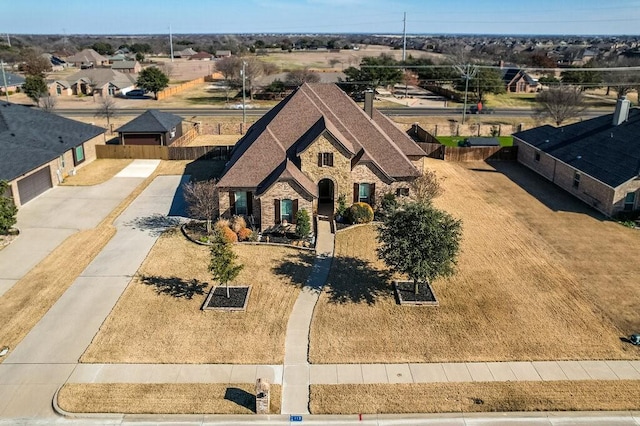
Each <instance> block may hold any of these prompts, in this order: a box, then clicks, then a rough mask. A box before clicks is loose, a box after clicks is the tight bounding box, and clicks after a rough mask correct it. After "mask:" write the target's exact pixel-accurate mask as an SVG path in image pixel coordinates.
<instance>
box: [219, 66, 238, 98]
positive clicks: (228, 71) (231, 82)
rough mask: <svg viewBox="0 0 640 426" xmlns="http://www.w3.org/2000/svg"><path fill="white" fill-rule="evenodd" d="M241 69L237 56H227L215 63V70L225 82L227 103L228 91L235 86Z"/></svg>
mask: <svg viewBox="0 0 640 426" xmlns="http://www.w3.org/2000/svg"><path fill="white" fill-rule="evenodd" d="M241 69H242V60H240V58H238V57H237V56H228V57H226V58H222V59H220V60H218V61H216V70H218V71H219V72H220V74H222V78H224V81H225V85H224V86H225V92H226V95H227V102H229V90H230V89H231V87H232V86H235V85H237V82H238V80H239V79H240V70H241Z"/></svg>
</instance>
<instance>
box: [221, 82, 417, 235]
mask: <svg viewBox="0 0 640 426" xmlns="http://www.w3.org/2000/svg"><path fill="white" fill-rule="evenodd" d="M372 100H373V97H372V96H368V97H367V101H366V102H365V110H363V109H362V108H360V107H359V106H358V105H357V104H356V103H355V102H354V101H353V100H352V99H351V98H349V97H348V96H347V95H346V94H345V93H344V92H343V91H342V90H340V89H339V88H338V87H337V86H336V85H335V84H321V83H318V84H304V85H302V86H300V87H299V88H298V89H297V90H296V91H294V92H293V93H292V94H291V95H289V96H288V97H287V98H285V99H284V100H283V101H282V102H280V103H279V104H278V105H277V106H276V107H274V108H273V109H272V110H271V111H269V112H268V113H267V114H266V115H265V116H263V117H262V118H261V119H260V120H259V121H257V122H256V123H255V124H254V125H253V126H251V128H249V130H248V132H247V134H246V135H245V136H244V137H243V138H242V139H241V140H240V141H238V143H237V144H236V147H235V148H234V150H233V152H232V155H231V159H230V161H229V163H228V164H227V166H226V168H225V170H224V172H223V175H222V177H221V179H220V181H219V182H218V191H219V197H218V198H219V209H220V214H221V215H222V216H225V217H229V216H231V215H246V216H252V217H253V219H254V221H255V223H256V224H257V225H259V227H260V229H261V230H263V231H264V230H268V229H269V228H271V227H273V226H274V225H277V224H279V223H281V222H282V221H284V220H286V221H288V222H290V223H294V220H295V214H296V212H297V210H298V209H306V210H307V211H308V212H309V213H317V212H318V211H319V212H320V213H321V214H327V215H331V214H332V213H333V211H334V207H335V202H336V201H337V199H338V197H339V196H341V195H342V196H344V197H345V199H346V201H347V204H351V203H352V202H357V201H363V202H367V203H369V204H371V205H372V206H375V204H376V200H379V199H380V198H381V196H382V195H383V194H385V193H387V192H394V193H396V192H397V193H406V191H408V186H409V182H411V181H412V180H413V179H415V178H416V177H418V176H420V175H421V173H422V167H423V166H422V165H423V161H422V160H423V158H424V156H425V153H424V151H422V149H421V148H420V147H419V146H418V145H417V144H416V143H415V142H413V140H411V139H410V138H409V137H408V136H407V135H406V134H405V133H404V132H403V131H402V130H400V129H399V128H398V127H396V126H395V124H394V123H393V122H392V121H391V120H389V119H388V118H387V117H386V116H384V115H382V114H381V113H380V112H379V111H377V110H375V109H373V103H372Z"/></svg>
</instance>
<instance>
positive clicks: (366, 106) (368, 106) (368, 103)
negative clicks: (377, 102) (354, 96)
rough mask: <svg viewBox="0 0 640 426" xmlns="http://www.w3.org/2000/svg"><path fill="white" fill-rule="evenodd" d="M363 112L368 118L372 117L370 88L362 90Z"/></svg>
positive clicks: (371, 92)
mask: <svg viewBox="0 0 640 426" xmlns="http://www.w3.org/2000/svg"><path fill="white" fill-rule="evenodd" d="M364 112H366V113H367V115H368V116H369V118H373V91H372V90H369V91H366V92H364Z"/></svg>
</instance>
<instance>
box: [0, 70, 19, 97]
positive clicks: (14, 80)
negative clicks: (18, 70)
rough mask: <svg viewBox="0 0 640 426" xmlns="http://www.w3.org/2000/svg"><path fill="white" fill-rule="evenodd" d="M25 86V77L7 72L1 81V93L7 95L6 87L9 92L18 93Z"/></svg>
mask: <svg viewBox="0 0 640 426" xmlns="http://www.w3.org/2000/svg"><path fill="white" fill-rule="evenodd" d="M5 82H6V84H7V85H6V86H5ZM23 84H24V77H22V76H21V75H18V74H13V73H10V72H6V71H5V73H4V79H0V86H1V87H0V93H2V94H4V93H5V87H6V90H7V91H9V92H17V91H19V90H20V89H21V88H22V85H23Z"/></svg>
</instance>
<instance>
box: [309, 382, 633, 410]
mask: <svg viewBox="0 0 640 426" xmlns="http://www.w3.org/2000/svg"><path fill="white" fill-rule="evenodd" d="M345 395H348V396H349V397H348V398H345ZM310 408H311V413H312V414H358V413H363V414H379V413H385V414H387V413H477V412H496V411H498V412H500V411H625V410H637V409H638V408H640V383H639V382H638V381H633V380H625V381H564V382H477V383H424V384H394V385H389V384H384V385H382V384H379V385H312V386H311V407H310Z"/></svg>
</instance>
